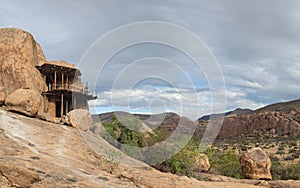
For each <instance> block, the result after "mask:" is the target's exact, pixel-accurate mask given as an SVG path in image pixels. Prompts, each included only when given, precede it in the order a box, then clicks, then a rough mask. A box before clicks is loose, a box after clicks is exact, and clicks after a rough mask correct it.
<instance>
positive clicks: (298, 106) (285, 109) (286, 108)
mask: <svg viewBox="0 0 300 188" xmlns="http://www.w3.org/2000/svg"><path fill="white" fill-rule="evenodd" d="M299 110H300V99H297V100H293V101H288V102H280V103H275V104H271V105H268V106H265V107H263V108H260V109H257V110H255V111H253V113H261V112H282V113H290V112H291V111H299Z"/></svg>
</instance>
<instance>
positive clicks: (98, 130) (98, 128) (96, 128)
mask: <svg viewBox="0 0 300 188" xmlns="http://www.w3.org/2000/svg"><path fill="white" fill-rule="evenodd" d="M102 129H103V126H102V124H101V123H100V122H98V123H96V124H95V125H94V126H93V127H92V128H91V131H92V132H93V133H95V134H96V135H99V134H100V133H101V132H102Z"/></svg>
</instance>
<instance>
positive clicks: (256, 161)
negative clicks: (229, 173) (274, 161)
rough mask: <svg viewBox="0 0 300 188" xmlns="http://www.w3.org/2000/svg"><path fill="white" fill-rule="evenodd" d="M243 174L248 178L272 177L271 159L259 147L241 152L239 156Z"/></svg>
mask: <svg viewBox="0 0 300 188" xmlns="http://www.w3.org/2000/svg"><path fill="white" fill-rule="evenodd" d="M240 163H241V167H242V171H243V175H244V176H245V177H246V178H249V179H265V180H270V179H272V175H271V172H270V169H271V160H270V158H269V156H268V155H267V154H266V153H265V152H264V151H263V150H262V149H261V148H252V149H250V150H248V151H246V152H243V153H242V155H241V158H240Z"/></svg>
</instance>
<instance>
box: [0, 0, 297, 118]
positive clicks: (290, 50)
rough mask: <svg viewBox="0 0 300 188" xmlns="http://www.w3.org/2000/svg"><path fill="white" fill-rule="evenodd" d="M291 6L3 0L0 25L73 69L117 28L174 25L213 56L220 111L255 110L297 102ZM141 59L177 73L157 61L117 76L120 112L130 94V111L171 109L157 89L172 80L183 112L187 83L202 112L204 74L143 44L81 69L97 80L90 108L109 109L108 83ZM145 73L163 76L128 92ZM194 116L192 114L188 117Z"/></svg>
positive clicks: (171, 52)
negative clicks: (101, 66) (105, 63)
mask: <svg viewBox="0 0 300 188" xmlns="http://www.w3.org/2000/svg"><path fill="white" fill-rule="evenodd" d="M299 9H300V2H299V1H298V0H289V1H281V0H253V1H247V0H222V1H221V0H210V1H206V0H199V1H198V0H193V1H182V0H175V1H174V0H165V1H160V2H159V3H158V1H143V2H141V1H138V0H129V1H121V0H87V1H80V0H72V1H71V0H67V1H58V0H44V1H34V0H28V1H26V2H25V1H24V2H23V1H18V0H10V1H0V18H1V19H0V25H1V26H2V27H8V26H14V27H21V28H23V29H25V30H28V31H29V32H31V33H32V34H33V35H34V37H35V38H36V40H37V41H38V42H39V43H40V44H41V46H42V47H43V49H44V52H45V54H46V57H47V59H49V60H51V59H63V60H67V61H70V62H72V63H74V64H76V65H78V63H79V61H80V59H81V57H82V56H83V54H84V52H85V51H86V50H87V49H88V47H89V46H90V45H91V44H92V43H93V42H94V41H95V40H97V39H98V38H99V37H100V36H102V35H103V34H105V33H107V32H109V31H110V30H112V29H114V28H116V27H118V26H121V25H124V24H129V23H132V22H137V21H148V20H155V21H166V22H171V23H174V24H178V25H180V26H183V27H185V28H187V29H189V30H190V31H192V32H193V33H194V34H196V35H197V36H199V37H200V38H201V39H203V40H204V41H205V42H206V44H207V46H208V47H209V48H210V49H211V51H212V52H213V53H214V55H215V56H216V59H217V60H218V62H219V64H220V67H221V71H222V73H223V76H224V79H225V83H226V92H227V95H226V96H227V109H233V108H236V107H248V108H257V107H260V106H262V105H265V104H269V103H273V102H278V101H285V100H292V99H296V98H299V93H300V86H299V83H300V72H299V70H300V50H299V49H300V43H299V42H298V41H300V35H299V33H300V12H299ZM149 29H151V28H149ZM178 40H179V39H178ZM99 53H105V52H99ZM147 57H158V58H162V59H167V60H169V61H171V62H173V63H174V65H178V66H179V67H181V68H182V71H178V69H176V68H175V67H174V66H165V64H161V66H158V67H154V65H153V64H151V63H148V64H140V66H138V67H136V68H134V69H131V70H129V69H128V73H130V74H126V76H127V77H122V79H121V80H119V86H118V87H117V88H115V90H114V92H116V93H114V94H115V98H116V103H117V104H118V105H119V106H120V107H124V106H125V107H126V105H124V104H123V103H124V102H122V101H126V100H125V99H126V96H131V97H130V100H131V101H132V104H134V105H133V106H134V107H136V106H139V105H143V104H144V103H145V104H150V103H151V100H152V99H153V96H157V97H158V98H159V100H162V101H163V104H166V106H169V105H171V104H172V102H174V101H175V102H174V104H177V103H176V102H177V101H179V98H178V93H177V94H176V92H177V91H176V92H175V91H173V90H170V89H165V88H168V87H169V88H170V87H171V86H170V83H176V84H175V85H176V88H179V89H180V92H181V93H184V94H185V95H182V96H187V97H182V96H181V101H184V104H185V106H184V108H183V109H184V110H185V111H189V112H191V113H192V111H193V110H194V106H195V105H193V104H195V102H193V101H195V99H194V98H192V97H191V98H189V97H188V93H187V92H184V91H189V89H188V88H193V87H191V85H190V84H187V83H188V79H190V80H191V81H192V83H193V84H194V89H196V90H197V91H198V92H197V94H198V97H199V100H200V99H201V100H200V101H205V105H203V106H201V107H200V110H201V113H209V111H210V107H211V106H209V104H208V103H209V101H210V99H211V98H210V93H209V85H208V83H207V80H206V77H205V73H204V72H202V70H201V69H199V68H197V67H195V66H193V62H192V60H191V59H189V58H188V57H187V56H186V55H184V54H182V52H180V51H178V50H176V49H170V48H168V47H163V46H159V45H149V44H143V45H138V46H134V47H132V48H128V49H124V50H123V51H122V52H120V53H119V54H116V56H115V57H113V58H112V59H111V61H110V62H109V67H107V69H105V71H104V72H103V73H102V74H101V75H100V77H99V78H98V77H97V75H95V74H94V73H93V71H95V69H94V67H97V61H95V66H94V67H92V69H93V70H91V69H85V68H84V67H83V69H82V71H83V78H84V80H85V81H89V82H93V81H95V79H96V81H97V84H96V85H93V86H91V87H92V88H95V90H96V91H97V92H98V94H99V99H98V100H97V102H96V103H97V105H96V106H100V107H102V108H104V107H105V108H106V107H107V106H109V104H110V101H109V99H110V98H109V96H110V94H111V93H110V92H111V91H112V88H113V82H114V81H115V80H116V78H117V76H118V75H119V74H120V71H121V70H123V69H124V68H125V69H126V67H128V66H129V65H130V64H131V63H133V62H134V61H136V60H139V59H143V58H147ZM153 70H155V72H156V73H157V74H158V75H162V76H164V77H166V78H167V79H166V80H159V79H145V80H141V81H140V82H139V83H138V84H137V86H135V88H134V90H132V91H131V90H130V89H131V88H130V87H125V86H128V84H129V83H130V81H131V80H134V79H135V78H136V74H134V72H138V73H140V75H149V73H151V71H152V72H153ZM183 72H186V73H187V75H185V74H183ZM96 73H98V72H97V71H96ZM171 85H172V84H171ZM146 86H147V87H146ZM171 88H172V87H171ZM185 89H186V90H185ZM171 91H172V92H171ZM158 94H159V95H158ZM123 97H125V98H123ZM144 106H146V107H147V105H144ZM158 106H160V107H158ZM146 107H145V108H146ZM171 107H173V106H172V105H171ZM152 108H153V109H156V110H154V111H157V112H159V111H163V110H172V108H165V107H164V106H163V105H162V103H160V102H157V101H156V102H153V103H152ZM98 109H100V108H98ZM107 109H108V108H106V110H107ZM138 110H139V109H137V111H138ZM176 110H178V109H176ZM100 111H101V109H100ZM143 111H145V109H142V110H141V112H143ZM194 116H195V113H194V114H193V115H191V117H194Z"/></svg>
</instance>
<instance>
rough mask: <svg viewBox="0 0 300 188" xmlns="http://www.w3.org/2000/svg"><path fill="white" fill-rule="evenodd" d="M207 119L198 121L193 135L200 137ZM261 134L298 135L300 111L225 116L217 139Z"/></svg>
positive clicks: (270, 135) (299, 131)
mask: <svg viewBox="0 0 300 188" xmlns="http://www.w3.org/2000/svg"><path fill="white" fill-rule="evenodd" d="M206 125H207V121H198V126H197V129H196V131H195V136H196V137H198V138H201V137H202V135H203V132H204V131H205V129H206ZM254 133H255V134H263V135H265V136H269V137H273V136H274V135H279V136H284V135H289V136H298V135H300V111H291V112H289V113H282V112H261V113H257V114H246V115H235V116H230V117H226V118H225V119H224V122H223V124H222V127H221V129H220V132H219V135H218V139H231V138H239V137H240V136H242V135H251V134H254ZM240 138H242V137H240Z"/></svg>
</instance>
